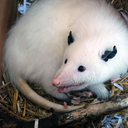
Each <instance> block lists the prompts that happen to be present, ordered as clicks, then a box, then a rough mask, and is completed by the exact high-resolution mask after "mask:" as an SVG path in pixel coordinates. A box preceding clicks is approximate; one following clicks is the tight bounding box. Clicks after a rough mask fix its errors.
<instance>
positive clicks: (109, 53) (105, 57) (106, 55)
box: [101, 46, 117, 62]
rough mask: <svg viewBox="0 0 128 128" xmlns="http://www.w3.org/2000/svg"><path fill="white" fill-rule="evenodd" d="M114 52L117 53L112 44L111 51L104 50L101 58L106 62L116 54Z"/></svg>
mask: <svg viewBox="0 0 128 128" xmlns="http://www.w3.org/2000/svg"><path fill="white" fill-rule="evenodd" d="M116 53H117V48H116V46H114V47H113V51H105V52H104V54H103V55H102V57H101V58H102V59H103V60H104V61H106V62H107V61H108V59H112V58H113V57H114V56H115V55H116Z"/></svg>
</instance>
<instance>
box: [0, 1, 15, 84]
mask: <svg viewBox="0 0 128 128" xmlns="http://www.w3.org/2000/svg"><path fill="white" fill-rule="evenodd" d="M16 15H17V0H0V85H1V84H2V82H1V81H2V73H1V62H2V51H3V46H4V42H5V38H6V33H7V32H8V30H9V28H10V26H11V25H12V24H13V23H14V21H15V20H16Z"/></svg>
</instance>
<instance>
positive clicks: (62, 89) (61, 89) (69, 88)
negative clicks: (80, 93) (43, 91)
mask: <svg viewBox="0 0 128 128" xmlns="http://www.w3.org/2000/svg"><path fill="white" fill-rule="evenodd" d="M82 85H83V83H81V84H78V85H70V86H67V87H59V88H58V92H59V93H63V92H69V91H72V90H74V89H75V88H79V87H80V86H82Z"/></svg>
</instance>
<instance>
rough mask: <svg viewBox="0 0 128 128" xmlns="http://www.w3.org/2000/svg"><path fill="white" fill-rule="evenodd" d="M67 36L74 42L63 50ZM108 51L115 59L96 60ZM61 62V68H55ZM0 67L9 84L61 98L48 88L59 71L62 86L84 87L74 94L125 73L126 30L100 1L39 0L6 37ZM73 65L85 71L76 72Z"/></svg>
mask: <svg viewBox="0 0 128 128" xmlns="http://www.w3.org/2000/svg"><path fill="white" fill-rule="evenodd" d="M70 31H72V35H73V37H74V40H75V41H74V43H73V44H71V45H70V46H68V47H67V38H68V35H69V32H70ZM113 46H116V47H117V55H116V56H115V57H114V58H113V59H110V60H108V62H104V61H103V60H102V59H101V55H102V54H103V53H104V52H105V50H112V49H113ZM66 47H67V49H66ZM65 49H66V52H65V54H64V51H65ZM63 54H64V57H63ZM66 58H67V59H68V62H67V64H63V65H62V67H61V68H60V66H61V64H62V63H63V61H64V60H65V59H66ZM4 63H5V66H6V71H8V74H9V77H10V81H11V82H12V83H14V84H15V83H16V81H17V80H18V79H19V78H21V77H22V78H23V79H25V80H29V81H31V82H35V83H37V84H39V85H40V86H42V87H43V88H44V89H45V91H46V92H47V93H48V94H50V95H52V96H54V97H56V98H59V99H65V98H67V96H66V95H65V94H64V93H58V91H57V88H56V87H54V86H53V85H52V79H53V78H54V76H55V74H56V72H57V71H58V69H59V68H60V70H59V71H58V73H57V75H56V76H58V75H59V77H60V78H61V79H62V81H67V83H66V86H68V84H69V85H70V84H79V83H81V82H85V83H86V84H85V85H84V86H82V87H80V88H78V89H82V88H84V87H87V86H90V85H96V84H97V85H98V84H102V83H104V82H105V81H107V80H109V79H110V78H112V77H114V76H117V75H120V74H124V73H125V72H126V71H127V68H128V29H127V27H126V25H125V23H124V21H123V19H122V18H121V16H120V15H119V14H118V13H117V12H116V10H115V9H113V7H111V6H110V5H107V4H106V2H104V1H103V0H40V1H39V2H38V3H37V4H35V5H33V6H32V7H31V8H30V9H29V10H28V12H27V13H26V15H25V16H23V17H22V18H21V19H20V20H19V21H18V22H17V23H16V25H14V27H13V28H12V29H11V31H10V32H9V37H8V38H7V40H6V43H5V47H4ZM79 65H84V66H85V67H86V71H85V72H82V73H81V72H78V71H77V68H78V66H79ZM60 74H61V75H60ZM78 89H77V90H78Z"/></svg>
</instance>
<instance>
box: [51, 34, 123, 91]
mask: <svg viewBox="0 0 128 128" xmlns="http://www.w3.org/2000/svg"><path fill="white" fill-rule="evenodd" d="M68 44H69V46H68V47H67V49H66V51H65V54H64V59H63V64H62V66H61V68H60V69H59V71H58V72H57V74H56V76H55V79H53V81H52V83H53V85H55V86H56V87H57V88H58V92H60V93H62V92H69V91H73V90H81V89H84V88H86V87H88V86H90V85H96V84H100V83H104V82H105V81H107V80H109V79H110V78H112V77H114V76H116V75H120V71H119V69H118V64H117V62H118V61H117V60H118V57H117V55H118V48H117V46H116V44H115V43H112V42H110V40H109V39H108V40H106V38H104V36H103V37H102V38H101V37H98V36H94V37H92V38H88V37H86V38H84V37H80V38H77V39H76V38H75V36H73V33H72V32H70V34H69V36H68Z"/></svg>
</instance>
